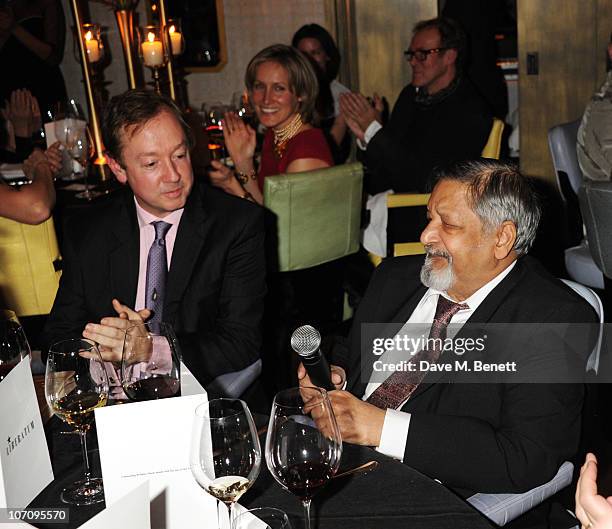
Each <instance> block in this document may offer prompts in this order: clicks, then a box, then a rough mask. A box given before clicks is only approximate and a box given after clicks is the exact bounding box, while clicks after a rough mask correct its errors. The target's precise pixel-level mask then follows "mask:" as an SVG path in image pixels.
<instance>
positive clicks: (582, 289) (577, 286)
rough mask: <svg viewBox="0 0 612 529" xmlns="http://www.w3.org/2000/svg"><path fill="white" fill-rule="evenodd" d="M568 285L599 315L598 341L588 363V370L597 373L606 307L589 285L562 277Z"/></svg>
mask: <svg viewBox="0 0 612 529" xmlns="http://www.w3.org/2000/svg"><path fill="white" fill-rule="evenodd" d="M561 281H563V282H564V283H565V284H566V285H567V286H568V287H570V288H571V289H572V290H573V291H574V292H576V294H578V295H579V296H582V297H583V298H584V300H585V301H586V302H587V303H588V304H589V305H591V307H593V310H594V311H595V312H596V313H597V316H598V317H599V332H598V336H597V342H596V343H595V346H594V347H593V351H591V354H590V355H589V358H588V359H587V364H586V370H587V372H589V371H594V372H595V374H597V372H598V371H599V355H600V352H601V342H602V339H603V323H604V309H603V303H602V302H601V298H600V297H599V296H598V295H597V294H596V293H595V292H594V291H593V290H591V289H590V288H589V287H587V286H585V285H583V284H581V283H576V281H570V280H569V279H561Z"/></svg>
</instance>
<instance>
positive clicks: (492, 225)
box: [434, 158, 542, 256]
mask: <svg viewBox="0 0 612 529" xmlns="http://www.w3.org/2000/svg"><path fill="white" fill-rule="evenodd" d="M434 178H435V180H436V181H439V180H454V181H458V182H461V183H464V184H466V185H467V187H468V189H467V196H468V203H469V205H470V207H471V208H472V210H473V211H474V213H476V215H477V216H478V218H479V219H480V220H481V221H482V223H483V227H484V228H485V229H486V230H493V229H496V228H498V227H499V226H501V225H502V223H503V222H506V221H510V222H512V223H513V224H514V225H515V226H516V241H515V242H514V251H515V252H516V253H517V255H519V256H520V255H524V254H526V253H527V252H528V251H529V248H531V245H532V244H533V241H534V239H535V237H536V233H537V231H538V225H539V223H540V218H541V216H542V212H541V210H540V204H539V201H538V199H537V196H536V193H535V190H534V189H533V187H532V186H531V184H530V183H529V181H528V180H527V179H526V178H524V177H523V175H521V173H520V172H519V170H518V169H517V167H516V166H515V165H513V164H508V163H502V162H498V161H497V160H489V159H485V158H481V159H480V160H473V161H466V162H457V163H454V164H452V165H450V166H448V167H445V168H443V169H436V170H435V171H434Z"/></svg>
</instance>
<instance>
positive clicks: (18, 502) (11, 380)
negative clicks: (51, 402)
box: [0, 357, 53, 509]
mask: <svg viewBox="0 0 612 529" xmlns="http://www.w3.org/2000/svg"><path fill="white" fill-rule="evenodd" d="M52 481H53V470H52V468H51V459H50V458H49V448H48V447H47V440H46V439H45V432H44V430H43V424H42V419H41V417H40V409H39V408H38V401H37V400H36V391H35V390H34V381H33V380H32V372H31V370H30V358H29V357H26V358H24V359H23V360H22V361H21V362H19V364H18V365H17V366H15V367H14V368H13V370H12V371H11V372H10V373H9V374H8V375H7V376H6V377H5V378H4V380H3V381H2V382H0V507H11V508H19V509H21V508H24V507H26V506H27V505H28V504H29V503H30V502H31V501H32V500H33V499H34V498H35V497H36V496H38V494H39V493H40V492H41V491H42V490H43V489H44V488H45V487H46V486H47V485H48V484H49V483H51V482H52Z"/></svg>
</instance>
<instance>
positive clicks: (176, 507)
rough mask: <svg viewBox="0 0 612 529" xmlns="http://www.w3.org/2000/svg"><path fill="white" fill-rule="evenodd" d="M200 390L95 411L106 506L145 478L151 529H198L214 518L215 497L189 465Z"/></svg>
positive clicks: (201, 397)
mask: <svg viewBox="0 0 612 529" xmlns="http://www.w3.org/2000/svg"><path fill="white" fill-rule="evenodd" d="M206 400H207V397H206V395H205V394H202V395H192V396H186V397H174V398H171V399H162V400H155V401H148V402H135V403H131V404H124V405H121V406H109V407H106V408H98V409H97V410H96V411H95V414H96V425H97V431H98V445H99V447H100V463H101V466H102V478H103V479H104V495H105V499H106V505H112V504H113V503H115V502H116V501H118V500H119V499H121V498H122V497H123V496H124V495H125V494H126V493H127V492H129V491H130V490H132V489H133V488H134V487H136V486H137V485H139V484H141V483H144V482H145V481H149V498H150V501H151V525H152V527H153V528H154V529H157V528H159V529H201V528H202V527H204V526H205V525H206V524H207V523H210V520H216V519H217V515H216V500H215V499H214V498H212V497H211V496H209V495H208V494H207V493H206V492H205V491H204V490H202V489H201V488H200V486H199V485H198V484H197V482H196V480H195V479H194V477H193V476H192V474H191V470H190V468H189V450H190V446H191V434H192V426H193V421H194V416H195V409H196V407H197V406H199V405H200V404H202V403H203V402H206Z"/></svg>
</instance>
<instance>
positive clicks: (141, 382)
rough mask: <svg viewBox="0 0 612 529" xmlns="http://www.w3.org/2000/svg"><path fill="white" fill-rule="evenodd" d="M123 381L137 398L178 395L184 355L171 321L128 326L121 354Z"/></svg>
mask: <svg viewBox="0 0 612 529" xmlns="http://www.w3.org/2000/svg"><path fill="white" fill-rule="evenodd" d="M121 384H122V386H123V390H124V391H125V394H126V395H127V396H128V398H129V399H130V400H134V401H143V400H156V399H165V398H167V397H176V396H177V395H179V393H180V389H181V354H180V349H179V345H178V341H177V339H176V336H175V334H174V330H173V329H172V326H171V325H170V324H169V323H157V324H156V323H137V324H135V325H132V326H131V327H128V329H127V330H126V331H125V339H124V341H123V354H122V357H121Z"/></svg>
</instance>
